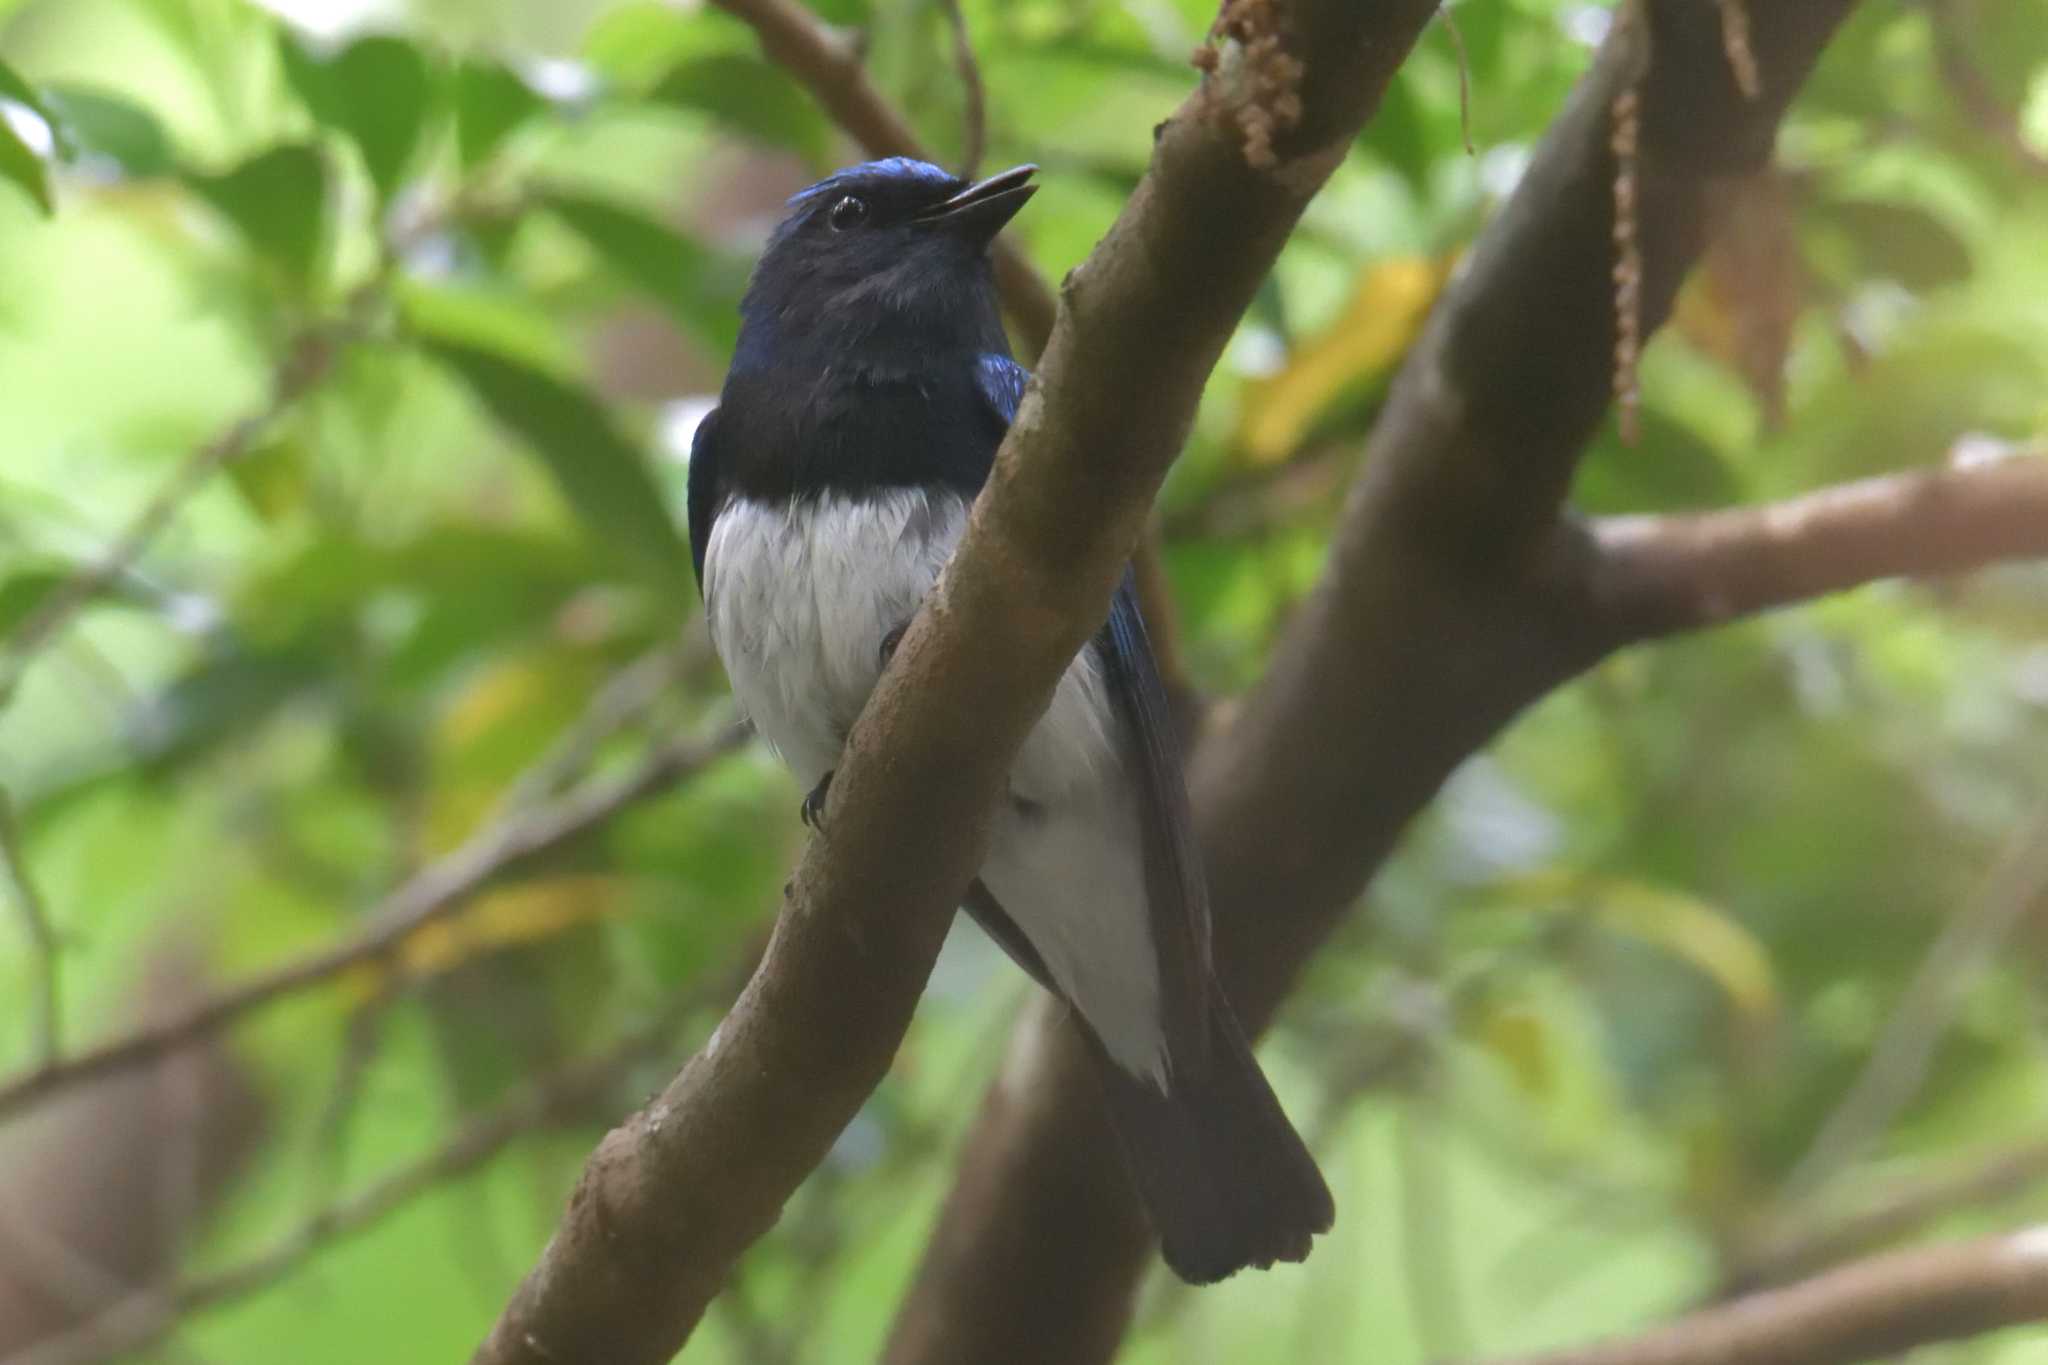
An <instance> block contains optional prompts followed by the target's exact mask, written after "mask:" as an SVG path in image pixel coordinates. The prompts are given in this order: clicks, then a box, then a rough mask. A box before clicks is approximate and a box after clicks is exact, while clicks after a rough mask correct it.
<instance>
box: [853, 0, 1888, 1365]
mask: <svg viewBox="0 0 2048 1365" xmlns="http://www.w3.org/2000/svg"><path fill="white" fill-rule="evenodd" d="M1851 3H1852V0H1803V2H1802V3H1796V4H1794V3H1788V4H1779V5H1772V6H1757V7H1754V12H1753V15H1752V33H1751V43H1752V46H1753V48H1754V50H1755V53H1756V56H1757V59H1758V62H1759V64H1760V67H1761V75H1762V78H1763V89H1762V91H1761V95H1760V97H1759V98H1757V99H1755V100H1749V99H1746V98H1744V96H1743V95H1742V94H1741V93H1740V92H1739V91H1738V90H1736V88H1735V86H1734V83H1733V78H1732V77H1731V75H1730V74H1729V69H1728V66H1727V64H1726V62H1725V61H1724V59H1723V55H1722V46H1721V33H1720V28H1719V22H1718V18H1717V15H1716V11H1715V8H1714V7H1713V6H1711V5H1700V4H1696V3H1692V0H1656V3H1653V4H1651V5H1649V6H1648V7H1647V10H1646V11H1644V12H1645V13H1646V14H1647V16H1648V23H1647V25H1642V24H1636V23H1622V24H1619V25H1617V27H1616V31H1615V33H1614V34H1613V36H1612V38H1611V39H1610V41H1609V42H1608V44H1607V45H1606V46H1605V48H1604V49H1603V51H1602V52H1601V54H1600V56H1599V59H1598V61H1597V62H1596V64H1595V66H1594V68H1593V70H1592V71H1591V73H1590V74H1589V75H1588V76H1587V77H1586V79H1585V81H1584V82H1583V83H1582V84H1581V86H1580V88H1579V90H1578V91H1577V92H1576V93H1575V95H1574V97H1573V98H1572V100H1571V102H1570V104H1569V105H1568V106H1567V108H1566V109H1565V110H1564V112H1563V114H1562V115H1561V116H1560V118H1559V119H1558V121H1557V123H1556V125H1555V126H1554V127H1553V128H1552V130H1551V132H1550V134H1549V135H1548V136H1547V137H1546V139H1545V141H1544V143H1543V146H1542V148H1541V150H1540V151H1539V153H1538V155H1537V157H1536V159H1535V161H1534V163H1533V164H1532V165H1531V167H1530V169H1529V171H1528V173H1527V174H1526V175H1525V177H1524V179H1523V182H1522V184H1521V186H1520V187H1519V189H1518V190H1517V192H1516V193H1515V195H1514V197H1513V199H1512V200H1511V202H1510V203H1509V204H1508V205H1507V207H1506V208H1505V209H1504V211H1503V212H1502V213H1501V214H1500V215H1499V217H1498V218H1497V219H1496V220H1495V221H1494V222H1493V223H1492V224H1491V225H1490V226H1489V227H1488V229H1487V231H1486V232H1485V234H1484V235H1483V237H1482V239H1481V241H1480V243H1479V244H1478V246H1477V247H1476V248H1475V250H1474V251H1473V253H1472V255H1471V257H1470V259H1469V260H1468V261H1467V262H1466V263H1465V265H1464V267H1463V269H1462V271H1461V273H1460V276H1459V279H1458V280H1457V282H1456V283H1455V284H1454V286H1453V288H1452V289H1451V290H1450V291H1449V293H1448V294H1447V296H1446V297H1445V299H1444V300H1443V301H1442V302H1441V303H1440V305H1439V306H1438V309H1437V311H1436V314H1435V316H1434V317H1433V319H1432V321H1431V323H1430V325H1429V327H1428V328H1427V330H1426V332H1425V334H1424V336H1423V338H1422V340H1421V341H1420V342H1419V343H1418V345H1417V347H1416V349H1415V351H1414V353H1413V354H1412V356H1411V358H1410V360H1409V362H1408V363H1407V365H1406V367H1405V369H1404V371H1403V373H1402V375H1401V377H1400V379H1399V381H1398V382H1397V384H1396V385H1395V388H1394V391H1393V393H1392V395H1391V397H1390V400H1389V402H1388V405H1387V408H1386V411H1385V413H1384V414H1383V415H1382V417H1381V419H1380V422H1379V424H1378V427H1377V428H1376V430H1375V432H1374V434H1373V436H1372V438H1371V441H1370V444H1369V447H1368V451H1367V455H1366V462H1365V472H1364V474H1363V476H1362V477H1361V479H1360V480H1359V482H1358V484H1357V486H1356V487H1355V488H1354V490H1353V492H1352V494H1351V497H1350V500H1349V504H1348V506H1347V510H1346V513H1345V519H1344V523H1343V526H1342V529H1341V530H1340V532H1339V535H1338V537H1337V540H1336V542H1335V544H1334V545H1333V547H1332V551H1331V560H1330V564H1329V567H1328V569H1327V571H1326V574H1325V577H1324V579H1323V581H1322V582H1321V583H1320V585H1319V586H1318V587H1317V589H1316V591H1315V592H1314V593H1313V594H1312V595H1311V597H1310V598H1309V600H1308V601H1307V603H1306V604H1305V605H1304V607H1303V609H1302V610H1301V612H1300V614H1299V616H1298V618H1297V619H1296V621H1295V622H1294V624H1293V625H1292V627H1291V628H1290V630H1289V632H1288V634H1287V636H1286V638H1285V639H1284V640H1283V641H1282V643H1281V646H1280V648H1279V650H1278V652H1277V653H1276V655H1275V658H1274V661H1273V664H1272V667H1271V668H1270V670H1269V672H1268V674H1267V676H1266V677H1265V679H1264V680H1263V681H1262V682H1261V683H1260V684H1259V686H1258V688H1257V689H1256V690H1255V691H1254V692H1253V693H1252V695H1251V696H1250V697H1249V698H1248V699H1247V701H1246V703H1245V705H1244V706H1243V708H1242V710H1241V712H1240V713H1239V714H1238V715H1237V716H1236V718H1235V719H1234V721H1232V722H1231V723H1230V724H1229V725H1228V727H1227V728H1225V729H1223V730H1221V731H1220V733H1218V734H1216V735H1215V736H1214V737H1213V738H1211V739H1210V740H1209V741H1208V742H1206V743H1204V744H1202V745H1201V746H1200V747H1199V748H1198V750H1197V752H1196V755H1195V759H1194V762H1193V765H1192V770H1191V773H1190V785H1191V789H1192V796H1193V799H1194V806H1195V815H1196V821H1197V824H1198V826H1199V828H1200V833H1201V837H1202V841H1203V847H1204V850H1205V853H1206V855H1207V859H1208V867H1209V876H1210V887H1211V896H1212V900H1213V903H1214V906H1215V912H1216V958H1217V962H1218V964H1219V967H1220V968H1221V969H1222V971H1223V973H1224V979H1225V984H1226V986H1227V988H1228V989H1229V991H1230V994H1231V997H1232V999H1233V1000H1234V1001H1235V1002H1236V1004H1237V1007H1238V1010H1239V1012H1240V1014H1242V1015H1243V1017H1244V1019H1245V1022H1246V1024H1247V1025H1248V1026H1249V1027H1254V1028H1256V1027H1258V1026H1261V1025H1263V1024H1264V1023H1265V1022H1266V1021H1268V1020H1269V1019H1270V1018H1271V1016H1272V1014H1273V1011H1274V1010H1275V1009H1276V1008H1277V1006H1278V1004H1279V1002H1280V1000H1281V999H1282V998H1283V997H1284V996H1285V994H1286V993H1287V991H1288V989H1289V988H1290V986H1291V985H1292V984H1293V981H1294V979H1295V976H1296V974H1297V973H1298V972H1299V970H1300V969H1301V966H1302V965H1303V963H1304V962H1306V960H1307V959H1308V957H1309V956H1310V955H1311V954H1312V953H1313V952H1314V951H1315V949H1316V948H1317V947H1319V946H1320V945H1321V944H1322V942H1323V941H1324V939H1325V938H1326V937H1327V936H1328V934H1329V932H1330V930H1331V929H1332V928H1333V927H1334V926H1335V924H1336V923H1337V922H1338V920H1339V919H1340V918H1341V916H1342V915H1343V914H1344V913H1345V911H1346V910H1347V909H1348V908H1349V907H1350V906H1351V905H1352V904H1353V902H1354V901H1355V900H1356V898H1357V897H1358V895H1359V894H1360V892H1361V891H1362V889H1363V888H1364V885H1365V883H1366V880H1367V878H1368V877H1369V876H1370V874H1371V873H1372V871H1373V869H1374V868H1375V867H1377V866H1378V864H1379V862H1380V860H1381V859H1382V858H1384V857H1385V855H1386V853H1387V852H1388V850H1389V849H1390V848H1391V847H1392V845H1393V843H1394V840H1395V838H1396V837H1397V835H1398V834H1399V832H1400V830H1401V829H1402V827H1403V826H1404V825H1405V824H1406V822H1407V820H1408V819H1409V817H1410V816H1411V815H1413V814H1414V813H1415V812H1416V811H1417V810H1418V809H1420V807H1421V806H1422V805H1423V804H1424V803H1425V802H1426V801H1427V800H1428V799H1429V798H1430V797H1431V796H1432V795H1433V794H1434V793H1435V791H1436V790H1437V788H1438V786H1439V785H1440V784H1441V783H1442V781H1443V779H1444V778H1445V777H1446V776H1447V775H1448V774H1449V773H1450V771H1451V770H1452V769H1453V768H1454V767H1455V766H1456V765H1457V764H1458V763H1459V762H1460V761H1461V760H1462V759H1464V758H1465V757H1466V756H1467V755H1469V754H1470V753H1472V752H1473V751H1474V750H1475V749H1477V748H1478V747H1479V746H1480V745H1481V744H1483V743H1484V742H1485V741H1486V740H1487V739H1489V738H1490V737H1491V736H1492V735H1493V734H1495V733H1496V732H1497V731H1498V730H1499V729H1500V727H1501V726H1502V725H1504V724H1505V723H1506V722H1507V721H1508V720H1509V719H1510V718H1511V717H1513V716H1514V715H1515V714H1516V713H1517V712H1518V711H1519V710H1521V709H1522V708H1523V707H1524V706H1526V705H1528V704H1529V703H1530V702H1531V701H1533V700H1535V699H1536V698H1537V697H1539V696H1541V695H1542V694H1543V693H1544V692H1546V691H1548V690H1549V689H1550V688H1551V687H1553V686H1555V685H1556V684H1557V683H1559V682H1561V681H1563V680H1564V679H1566V678H1568V677H1570V676H1572V675H1573V674H1574V673H1576V672H1578V671H1579V670H1581V669H1583V668H1585V667H1586V666H1588V665H1589V664H1591V663H1592V662H1594V661H1595V660H1596V659H1598V658H1599V657H1600V656H1601V655H1602V654H1603V653H1604V652H1605V651H1606V650H1608V649H1610V648H1613V647H1616V646H1618V645H1620V644H1622V643H1624V642H1625V641H1626V638H1627V635H1626V631H1625V630H1623V629H1621V628H1618V627H1617V626H1616V625H1614V624H1613V623H1611V622H1609V621H1606V620H1603V619H1602V617H1601V615H1600V613H1599V611H1598V610H1597V599H1596V596H1595V593H1594V591H1593V584H1594V583H1595V582H1596V580H1597V579H1598V576H1599V575H1598V570H1599V566H1600V547H1599V544H1598V542H1597V541H1596V540H1595V539H1594V538H1592V537H1591V536H1589V535H1588V534H1587V533H1586V531H1585V530H1584V529H1583V528H1581V527H1576V526H1574V525H1572V524H1571V523H1569V522H1567V521H1565V520H1563V519H1562V518H1561V517H1560V505H1561V503H1562V500H1563V497H1564V494H1565V491H1566V488H1567V486H1568V484H1569V482H1570V479H1571V474H1572V471H1573V468H1574V466H1575V464H1576V461H1577V459H1578V456H1579V453H1580V451H1581V450H1582V449H1583V447H1584V445H1585V443H1586V441H1587V439H1588V438H1589V437H1590V436H1591V435H1592V433H1593V432H1594V430H1595V428H1596V427H1597V425H1598V423H1599V421H1600V419H1601V416H1602V414H1603V412H1604V411H1605V410H1606V407H1607V403H1608V398H1609V394H1610V390H1611V382H1612V376H1611V368H1610V364H1611V362H1610V357H1611V356H1612V354H1613V340H1614V336H1615V323H1614V318H1613V303H1612V299H1613V281H1612V270H1613V256H1612V246H1611V244H1612V225H1613V211H1612V205H1613V202H1614V179H1615V171H1614V162H1613V157H1612V154H1611V152H1610V150H1609V146H1610V141H1609V122H1608V119H1609V109H1610V107H1611V106H1612V104H1613V102H1614V98H1615V96H1616V95H1617V94H1618V93H1619V92H1620V91H1621V90H1623V89H1625V88H1628V87H1629V86H1630V85H1631V84H1632V83H1634V82H1635V81H1636V79H1637V77H1638V76H1639V74H1640V73H1642V72H1643V71H1644V70H1645V68H1646V67H1647V69H1648V75H1647V77H1646V78H1645V79H1643V81H1642V90H1643V126H1642V151H1641V159H1640V179H1639V183H1638V184H1637V186H1636V199H1637V217H1638V235H1639V238H1640V242H1641V249H1642V270H1643V274H1642V279H1641V299H1642V309H1643V315H1642V322H1643V330H1644V331H1645V333H1647V331H1648V330H1649V329H1650V328H1651V327H1653V326H1654V325H1655V324H1657V323H1658V322H1660V321H1661V320H1662V319H1663V317H1664V315H1665V314H1666V312H1667V311H1668V309H1669V307H1670V302H1671V299H1672V297H1673V295H1674V293H1675V292H1676V290H1677V287H1678V283H1679V281H1680V279H1681V278H1682V276H1683V274H1684V272H1685V270H1686V268H1687V267H1688V266H1689V265H1690V263H1691V262H1692V260H1693V259H1694V258H1695V256H1696V255H1697V254H1698V252H1699V250H1700V248H1701V246H1702V243H1703V241H1704V239H1705V237H1706V235H1707V231H1708V226H1709V224H1708V218H1709V214H1708V205H1709V202H1710V199H1711V191H1712V188H1713V184H1714V182H1715V180H1717V179H1718V178H1720V177H1724V176H1727V175H1733V174H1739V173H1743V172H1746V171H1752V170H1754V169H1756V168H1758V167H1759V166H1761V165H1762V164H1763V163H1764V161H1765V160H1766V159H1767V157H1768V155H1769V150H1770V147H1771V144H1772V140H1773V136H1774V131H1775V128H1776V126H1777V122H1778V120H1779V118H1780V116H1781V115H1782V113H1783V111H1784V108H1785V106H1786V104H1787V102H1788V101H1789V100H1790V98H1791V96H1792V94H1793V92H1794V91H1795V90H1796V89H1797V88H1798V86H1799V85H1800V83H1801V82H1802V81H1803V79H1804V78H1805V75H1806V73H1807V72H1808V71H1809V70H1810V69H1811V67H1812V64H1813V62H1814V61H1815V59H1816V58H1817V57H1818V55H1819V53H1820V51H1821V49H1822V47H1823V46H1824V45H1825V43H1826V41H1827V39H1828V37H1829V36H1830V35H1831V33H1832V32H1833V30H1834V27H1835V25H1836V24H1837V23H1838V22H1839V21H1840V20H1841V18H1842V17H1843V15H1844V14H1845V13H1846V12H1847V11H1848V10H1849V8H1850V7H1851ZM1646 38H1647V40H1648V41H1647V42H1646ZM1142 194H1143V192H1142V191H1141V197H1142ZM1201 202H1203V203H1204V204H1205V207H1207V208H1208V211H1210V212H1214V213H1218V214H1228V213H1230V212H1232V211H1233V210H1231V209H1230V208H1229V207H1228V201H1227V200H1225V201H1221V202H1214V201H1206V200H1204V201H1201ZM1098 354H1100V353H1098ZM1099 363H1104V364H1107V363H1111V358H1110V357H1109V356H1107V355H1104V356H1102V359H1101V361H1100V362H1099ZM1174 434H1175V435H1178V432H1177V431H1176V432H1175V433H1174ZM1020 1031H1021V1032H1022V1033H1024V1034H1028V1035H1031V1036H1029V1037H1028V1038H1020V1039H1019V1041H1018V1042H1017V1043H1016V1044H1015V1045H1014V1046H1013V1049H1012V1062H1011V1065H1010V1066H1008V1067H1007V1068H1006V1069H1005V1072H1004V1074H1003V1076H1002V1077H1001V1078H1000V1079H999V1081H998V1082H997V1084H996V1086H995V1088H994V1090H993V1092H992V1094H991V1095H990V1097H989V1099H988V1101H987V1102H986V1104H985V1106H984V1108H983V1110H982V1113H981V1114H980V1116H979V1117H978V1119H977V1121H976V1123H975V1125H974V1127H973V1129H972V1131H971V1132H970V1134H969V1136H968V1139H967V1146H966V1149H965V1152H964V1155H963V1157H962V1159H961V1166H960V1172H959V1175H958V1177H957V1180H956V1183H955V1185H954V1188H953V1191H952V1193H951V1195H950V1196H949V1197H948V1199H947V1201H946V1204H945V1207H944V1208H943V1210H942V1211H941V1213H940V1217H939V1224H938V1228H937V1230H936V1231H935V1233H934V1235H933V1238H932V1242H931V1246H930V1248H929V1250H928V1251H927V1254H926V1257H925V1260H924V1263H923V1265H922V1267H921V1268H920V1270H919V1273H918V1278H917V1280H916V1282H915V1283H914V1284H913V1286H912V1289H911V1292H910V1294H909V1296H908V1298H907V1299H906V1301H905V1303H904V1306H903V1308H902V1310H901V1313H900V1315H899V1317H898V1319H897V1323H896V1327H895V1331H894V1334H893V1336H892V1339H891V1341H890V1344H889V1348H888V1351H887V1359H888V1360H889V1361H891V1362H893V1365H939V1363H940V1362H955V1361H962V1360H974V1361H1008V1360H1044V1361H1059V1362H1062V1365H1082V1363H1083V1362H1088V1361H1099V1360H1106V1359H1108V1358H1109V1356H1110V1355H1111V1354H1113V1352H1114V1349H1115V1344H1116V1342H1117V1341H1118V1339H1119V1338H1120V1336H1121V1334H1122V1331H1123V1328H1124V1326H1125V1324H1126V1322H1127V1320H1128V1317H1129V1313H1130V1308H1131V1300H1132V1295H1133V1292H1134V1290H1135V1287H1136V1284H1137V1282H1138V1278H1139V1275H1140V1272H1141V1271H1142V1270H1143V1269H1144V1267H1145V1265H1146V1264H1147V1260H1148V1254H1149V1252H1148V1248H1149V1238H1148V1235H1147V1232H1146V1229H1145V1227H1144V1223H1143V1219H1142V1215H1141V1214H1140V1213H1139V1212H1138V1210H1137V1209H1136V1207H1135V1205H1134V1201H1133V1199H1132V1197H1131V1195H1130V1193H1129V1191H1128V1189H1127V1188H1126V1186H1125V1183H1124V1181H1123V1178H1122V1174H1121V1172H1120V1171H1119V1170H1118V1169H1117V1165H1116V1163H1117V1160H1118V1158H1117V1156H1116V1153H1115V1150H1114V1147H1113V1145H1112V1144H1111V1142H1110V1141H1108V1138H1107V1134H1106V1131H1105V1129H1104V1126H1103V1122H1102V1119H1101V1117H1100V1115H1099V1114H1098V1113H1097V1107H1098V1102H1097V1100H1096V1097H1095V1095H1094V1093H1093V1090H1092V1088H1091V1085H1090V1080H1089V1076H1088V1072H1087V1066H1086V1062H1085V1059H1084V1058H1083V1056H1082V1055H1081V1051H1080V1047H1079V1044H1078V1043H1077V1041H1076V1040H1075V1038H1074V1037H1073V1035H1072V1034H1071V1032H1070V1031H1069V1029H1068V1027H1067V1026H1065V1025H1064V1024H1062V1023H1060V1022H1059V1021H1058V1020H1057V1019H1055V1018H1054V1017H1053V1016H1051V1015H1049V1014H1047V1013H1044V1012H1038V1013H1034V1014H1033V1015H1031V1016H1030V1017H1028V1018H1027V1019H1025V1020H1024V1021H1023V1023H1022V1024H1021V1025H1020ZM1340 1216H1344V1217H1354V1218H1358V1217H1372V1216H1374V1211H1373V1210H1369V1209H1357V1208H1352V1209H1347V1210H1343V1211H1342V1212H1340ZM1020 1323H1030V1324H1032V1331H1031V1332H1030V1333H1022V1332H1019V1331H1018V1330H1017V1324H1020ZM1027 1338H1028V1339H1027Z"/></svg>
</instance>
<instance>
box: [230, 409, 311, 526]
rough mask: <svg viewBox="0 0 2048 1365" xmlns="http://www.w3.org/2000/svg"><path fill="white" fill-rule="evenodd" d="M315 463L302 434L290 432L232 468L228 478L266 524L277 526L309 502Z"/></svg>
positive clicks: (232, 464)
mask: <svg viewBox="0 0 2048 1365" xmlns="http://www.w3.org/2000/svg"><path fill="white" fill-rule="evenodd" d="M311 464H312V460H311V457H310V455H309V453H308V451H307V449H306V444H305V442H304V441H303V440H302V439H301V438H300V437H299V435H298V433H296V432H292V431H287V432H284V433H282V434H280V435H277V436H275V437H273V438H271V439H270V440H268V441H265V442H263V443H262V444H261V445H259V446H257V447H256V448H255V449H254V450H251V451H250V452H249V453H248V454H247V455H244V456H243V457H242V458H241V459H239V460H235V461H233V462H231V463H230V464H229V465H228V479H229V481H230V482H231V483H233V484H234V486H235V491H236V492H237V493H240V494H241V495H242V501H243V502H245V503H247V504H248V505H249V510H250V511H252V512H254V513H255V514H256V515H257V517H258V518H260V519H261V520H262V521H263V522H264V523H265V524H266V525H275V524H276V523H277V522H279V521H282V520H283V519H284V518H285V517H286V516H288V515H290V514H291V513H292V512H293V511H294V510H295V509H297V508H298V507H299V506H300V505H301V504H302V503H304V502H305V500H306V494H307V490H308V489H309V488H310V487H311V485H312V481H313V479H312V469H311Z"/></svg>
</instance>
